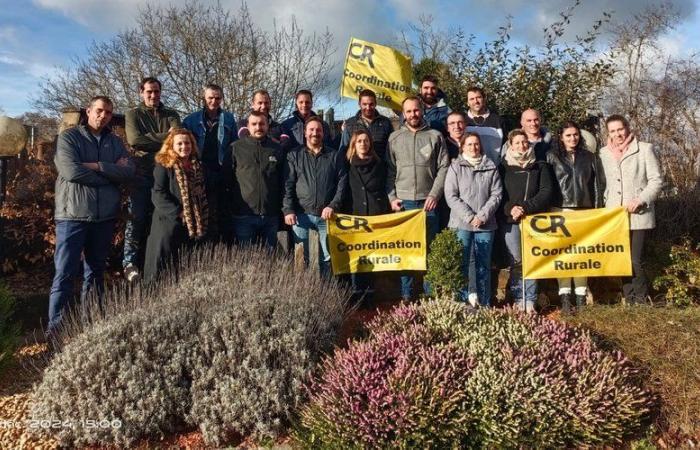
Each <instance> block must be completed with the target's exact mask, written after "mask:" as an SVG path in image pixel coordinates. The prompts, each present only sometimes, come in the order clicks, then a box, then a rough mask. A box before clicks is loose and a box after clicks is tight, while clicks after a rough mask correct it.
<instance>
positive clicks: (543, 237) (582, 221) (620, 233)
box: [522, 208, 632, 279]
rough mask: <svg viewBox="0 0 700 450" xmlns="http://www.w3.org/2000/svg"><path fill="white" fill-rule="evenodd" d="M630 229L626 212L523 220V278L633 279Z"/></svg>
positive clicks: (589, 212)
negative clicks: (619, 277) (630, 277)
mask: <svg viewBox="0 0 700 450" xmlns="http://www.w3.org/2000/svg"><path fill="white" fill-rule="evenodd" d="M629 228H630V226H629V215H628V214H627V210H626V209H625V208H601V209H587V210H578V211H562V212H552V213H542V214H535V215H532V216H526V217H525V218H524V219H523V221H522V239H523V255H522V257H523V278H527V279H541V278H569V277H612V276H629V275H632V259H631V253H630V239H629Z"/></svg>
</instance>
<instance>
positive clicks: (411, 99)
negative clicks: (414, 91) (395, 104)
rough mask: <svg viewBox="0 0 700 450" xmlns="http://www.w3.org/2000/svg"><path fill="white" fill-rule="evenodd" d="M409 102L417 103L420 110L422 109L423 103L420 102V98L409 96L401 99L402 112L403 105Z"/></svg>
mask: <svg viewBox="0 0 700 450" xmlns="http://www.w3.org/2000/svg"><path fill="white" fill-rule="evenodd" d="M409 100H410V101H414V102H418V104H419V105H421V108H423V102H422V101H421V99H420V97H418V96H416V95H410V96H408V97H406V98H405V99H403V101H402V102H401V109H402V110H403V105H404V104H405V103H406V102H407V101H409Z"/></svg>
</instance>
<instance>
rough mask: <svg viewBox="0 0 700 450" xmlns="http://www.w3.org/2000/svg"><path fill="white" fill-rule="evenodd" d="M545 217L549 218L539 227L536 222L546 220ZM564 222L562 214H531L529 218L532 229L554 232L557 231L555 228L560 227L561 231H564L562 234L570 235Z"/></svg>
mask: <svg viewBox="0 0 700 450" xmlns="http://www.w3.org/2000/svg"><path fill="white" fill-rule="evenodd" d="M547 219H549V223H547V224H546V225H545V226H544V227H541V226H540V225H539V223H538V222H540V221H546V220H547ZM564 222H565V219H564V216H556V215H551V216H533V217H532V219H530V226H531V227H532V229H533V230H535V231H539V232H540V233H547V232H551V233H554V232H556V231H557V229H559V228H561V232H562V233H564V236H566V237H571V233H569V230H568V228H566V225H564Z"/></svg>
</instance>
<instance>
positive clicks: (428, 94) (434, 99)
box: [404, 75, 451, 134]
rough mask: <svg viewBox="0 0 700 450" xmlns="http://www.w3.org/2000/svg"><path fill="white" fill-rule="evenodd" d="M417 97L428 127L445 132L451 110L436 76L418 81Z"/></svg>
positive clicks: (425, 77) (427, 76)
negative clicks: (421, 105)
mask: <svg viewBox="0 0 700 450" xmlns="http://www.w3.org/2000/svg"><path fill="white" fill-rule="evenodd" d="M419 97H420V99H421V101H422V102H423V111H424V112H423V117H424V118H425V122H426V123H427V124H428V126H429V127H430V128H432V129H434V130H437V131H439V132H440V133H443V134H445V131H446V123H445V122H446V119H447V115H448V114H449V113H450V112H451V110H450V107H449V106H447V103H445V94H444V93H443V92H442V91H441V90H440V89H439V88H438V80H437V78H435V77H434V76H432V75H426V76H424V77H423V79H422V80H421V83H420V95H419ZM404 120H405V117H404Z"/></svg>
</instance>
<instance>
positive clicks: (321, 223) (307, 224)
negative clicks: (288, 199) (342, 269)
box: [292, 213, 331, 277]
mask: <svg viewBox="0 0 700 450" xmlns="http://www.w3.org/2000/svg"><path fill="white" fill-rule="evenodd" d="M309 230H316V231H318V239H319V244H320V245H319V246H318V247H319V250H320V255H319V256H318V265H319V270H320V272H321V276H323V277H328V276H330V274H331V252H330V251H329V250H328V228H327V225H326V221H325V220H323V219H321V217H320V216H315V215H313V214H304V213H299V214H297V224H296V225H294V226H293V227H292V232H293V233H294V243H295V244H302V245H303V247H304V264H305V265H306V266H308V265H309Z"/></svg>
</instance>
